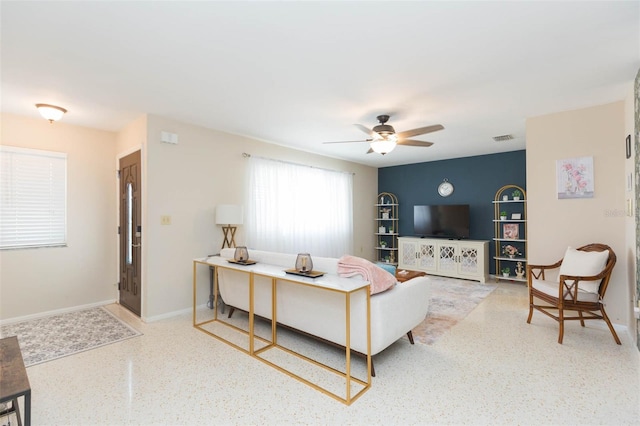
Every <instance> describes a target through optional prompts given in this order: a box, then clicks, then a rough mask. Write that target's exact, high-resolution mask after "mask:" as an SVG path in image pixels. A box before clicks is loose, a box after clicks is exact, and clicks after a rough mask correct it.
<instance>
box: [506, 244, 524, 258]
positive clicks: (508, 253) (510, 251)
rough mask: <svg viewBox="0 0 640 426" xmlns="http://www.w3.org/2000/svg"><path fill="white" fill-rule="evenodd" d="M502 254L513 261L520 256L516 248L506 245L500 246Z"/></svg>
mask: <svg viewBox="0 0 640 426" xmlns="http://www.w3.org/2000/svg"><path fill="white" fill-rule="evenodd" d="M502 254H504V255H505V256H508V257H509V258H510V259H513V258H514V257H516V256H518V255H520V252H519V251H518V249H517V248H516V247H514V246H512V245H511V244H508V245H506V246H502Z"/></svg>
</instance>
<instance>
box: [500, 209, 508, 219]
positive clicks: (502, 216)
mask: <svg viewBox="0 0 640 426" xmlns="http://www.w3.org/2000/svg"><path fill="white" fill-rule="evenodd" d="M500 220H507V212H506V211H504V210H503V211H501V212H500Z"/></svg>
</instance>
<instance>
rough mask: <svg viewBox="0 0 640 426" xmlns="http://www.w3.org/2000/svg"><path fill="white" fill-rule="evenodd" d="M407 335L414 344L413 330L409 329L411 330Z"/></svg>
mask: <svg viewBox="0 0 640 426" xmlns="http://www.w3.org/2000/svg"><path fill="white" fill-rule="evenodd" d="M407 337H408V338H409V342H411V344H412V345H413V344H414V343H413V333H412V332H411V330H409V332H408V333H407Z"/></svg>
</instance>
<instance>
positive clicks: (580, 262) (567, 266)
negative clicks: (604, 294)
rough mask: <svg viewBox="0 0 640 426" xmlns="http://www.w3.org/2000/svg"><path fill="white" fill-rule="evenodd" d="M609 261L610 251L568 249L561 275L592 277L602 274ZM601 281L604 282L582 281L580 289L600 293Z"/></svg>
mask: <svg viewBox="0 0 640 426" xmlns="http://www.w3.org/2000/svg"><path fill="white" fill-rule="evenodd" d="M608 259H609V252H608V251H582V250H576V249H574V248H572V247H568V248H567V251H566V252H565V254H564V258H563V259H562V264H561V265H560V272H559V275H571V276H578V277H592V276H594V275H598V274H599V273H600V272H602V270H603V269H604V267H605V266H606V264H607V260H608ZM559 279H560V277H559V276H558V280H559ZM600 281H602V280H596V281H580V282H579V283H578V288H579V289H580V290H582V291H586V292H589V293H598V289H599V288H600Z"/></svg>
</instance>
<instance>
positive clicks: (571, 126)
mask: <svg viewBox="0 0 640 426" xmlns="http://www.w3.org/2000/svg"><path fill="white" fill-rule="evenodd" d="M526 126H527V197H528V203H527V215H528V235H529V241H528V250H529V256H527V257H528V259H529V261H530V262H532V263H535V264H547V263H553V262H555V261H557V260H559V259H561V258H562V256H563V255H564V251H565V250H566V248H567V246H569V245H571V246H573V247H579V246H581V245H585V244H588V243H603V244H607V245H609V246H611V247H612V248H613V250H614V252H615V253H616V256H617V260H618V261H617V264H616V266H615V268H614V271H613V275H612V279H611V283H610V285H609V288H608V290H607V295H606V299H605V302H606V309H607V313H608V315H609V317H610V319H611V321H612V322H614V323H617V324H623V325H625V326H629V320H630V309H631V299H630V289H631V285H632V283H630V282H629V277H628V273H627V271H628V264H629V259H628V258H629V255H628V246H627V236H626V230H627V226H626V220H625V172H624V171H625V150H624V138H625V136H626V133H625V104H624V102H622V101H620V102H615V103H611V104H606V105H600V106H595V107H592V108H585V109H580V110H575V111H566V112H559V113H556V114H549V115H544V116H540V117H533V118H530V119H528V120H527V123H526ZM583 156H592V157H593V162H594V175H595V176H594V179H595V194H594V198H587V199H568V200H558V199H557V195H556V172H555V167H556V160H561V159H566V158H572V157H583Z"/></svg>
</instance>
